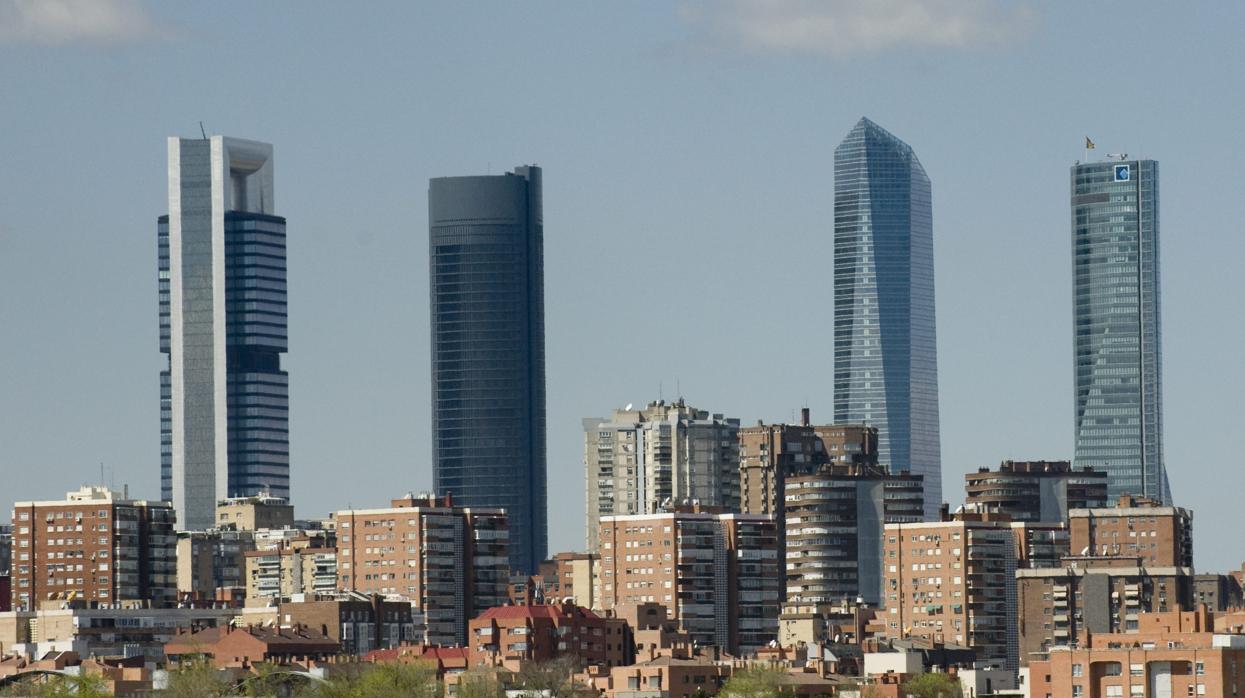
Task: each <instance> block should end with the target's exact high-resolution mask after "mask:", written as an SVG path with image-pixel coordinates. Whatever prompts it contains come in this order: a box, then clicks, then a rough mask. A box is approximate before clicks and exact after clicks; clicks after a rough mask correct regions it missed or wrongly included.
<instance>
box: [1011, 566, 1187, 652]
mask: <svg viewBox="0 0 1245 698" xmlns="http://www.w3.org/2000/svg"><path fill="white" fill-rule="evenodd" d="M1192 586H1193V570H1192V569H1191V568H1189V567H1157V566H1154V567H1151V566H1146V565H1145V564H1144V562H1143V561H1142V559H1141V558H1138V557H1131V558H1129V557H1106V558H1102V557H1073V556H1070V557H1066V558H1064V561H1063V565H1062V566H1060V567H1056V568H1047V569H1021V570H1017V571H1016V603H1017V609H1016V615H1017V636H1018V639H1019V646H1020V647H1019V650H1020V662H1021V664H1026V663H1028V662H1030V661H1031V660H1032V659H1033V657H1034V656H1035V655H1037V654H1040V653H1043V652H1046V651H1048V650H1049V649H1050V648H1051V647H1053V646H1058V645H1069V644H1081V643H1084V642H1085V641H1086V640H1087V638H1088V637H1090V636H1091V634H1092V635H1094V636H1096V635H1099V634H1111V633H1130V632H1136V631H1137V630H1138V628H1139V627H1140V619H1141V618H1142V617H1143V615H1144V614H1147V613H1167V612H1169V611H1180V610H1188V609H1191V608H1193V604H1192Z"/></svg>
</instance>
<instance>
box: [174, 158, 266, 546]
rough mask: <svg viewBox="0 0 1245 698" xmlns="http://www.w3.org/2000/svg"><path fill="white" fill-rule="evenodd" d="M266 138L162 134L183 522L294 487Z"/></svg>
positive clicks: (205, 524)
mask: <svg viewBox="0 0 1245 698" xmlns="http://www.w3.org/2000/svg"><path fill="white" fill-rule="evenodd" d="M272 167H273V165H272V146H270V145H268V144H266V143H257V142H254V141H244V140H240V139H235V138H223V137H221V136H213V137H212V138H210V139H180V138H171V139H169V215H166V216H161V217H160V219H159V224H158V236H157V238H158V249H159V273H160V279H159V285H160V351H161V352H162V353H164V354H165V355H166V356H167V357H168V367H167V368H166V369H165V370H164V371H162V372H161V373H160V445H161V448H160V455H161V458H160V465H161V493H162V496H163V497H164V499H166V500H169V501H172V502H173V503H174V507H175V509H176V511H177V524H178V527H179V528H181V529H204V528H209V527H211V526H213V525H214V524H215V518H216V513H215V507H216V502H217V500H219V499H223V498H225V497H235V496H249V495H254V494H258V493H259V492H261V491H266V492H269V493H271V494H272V495H274V496H277V497H283V498H288V497H289V490H290V455H289V383H288V376H287V374H286V372H285V371H284V370H282V368H281V354H283V353H285V351H286V348H287V333H286V275H285V270H286V265H285V219H284V218H281V217H280V216H276V215H274V214H273V177H272V171H273V170H272Z"/></svg>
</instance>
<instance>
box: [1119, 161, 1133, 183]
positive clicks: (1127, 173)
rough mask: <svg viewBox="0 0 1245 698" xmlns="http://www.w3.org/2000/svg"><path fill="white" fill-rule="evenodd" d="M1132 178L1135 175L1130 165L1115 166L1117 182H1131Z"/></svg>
mask: <svg viewBox="0 0 1245 698" xmlns="http://www.w3.org/2000/svg"><path fill="white" fill-rule="evenodd" d="M1132 178H1133V173H1132V170H1131V169H1130V168H1129V166H1128V165H1116V166H1115V181H1117V182H1127V181H1129V180H1131V179H1132Z"/></svg>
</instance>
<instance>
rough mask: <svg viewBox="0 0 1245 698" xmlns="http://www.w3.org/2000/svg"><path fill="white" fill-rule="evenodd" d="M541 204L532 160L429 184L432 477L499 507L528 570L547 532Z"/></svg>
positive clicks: (514, 558) (461, 495)
mask: <svg viewBox="0 0 1245 698" xmlns="http://www.w3.org/2000/svg"><path fill="white" fill-rule="evenodd" d="M541 211H542V204H541V171H540V168H539V167H535V166H531V167H518V168H515V170H514V172H513V173H507V174H504V175H498V176H483V177H445V178H437V179H433V180H431V181H430V182H429V186H428V233H429V234H428V254H429V262H430V265H431V269H430V283H431V294H430V299H431V308H430V317H431V323H432V458H433V480H434V486H435V488H436V491H437V493H438V494H442V495H444V494H451V495H453V498H454V502H455V504H459V505H462V506H467V507H503V508H505V510H506V513H507V515H508V516H509V521H510V561H511V567H512V568H513V569H515V570H521V571H523V572H526V573H528V574H535V573H536V571H537V568H538V565H539V563H540V561H541V560H543V559H544V558H545V553H546V546H547V540H548V530H547V523H546V521H547V504H546V499H547V496H546V479H545V478H546V476H545V344H544V343H545V327H544V324H545V319H544V240H543V237H544V227H543V223H542V221H541V215H542V214H541Z"/></svg>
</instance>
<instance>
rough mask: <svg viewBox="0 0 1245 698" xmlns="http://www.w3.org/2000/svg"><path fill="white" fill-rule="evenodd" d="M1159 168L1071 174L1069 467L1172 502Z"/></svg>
mask: <svg viewBox="0 0 1245 698" xmlns="http://www.w3.org/2000/svg"><path fill="white" fill-rule="evenodd" d="M1158 180H1159V164H1158V163H1157V162H1155V161H1154V160H1112V161H1107V162H1088V163H1078V164H1076V165H1074V166H1073V167H1072V320H1073V331H1074V334H1073V356H1074V359H1075V372H1076V373H1075V382H1076V451H1075V458H1076V465H1077V467H1086V466H1089V467H1093V468H1094V469H1096V470H1102V471H1105V472H1106V473H1107V494H1108V496H1109V497H1110V499H1112V500H1114V499H1116V498H1117V497H1119V496H1120V495H1122V494H1133V495H1142V496H1145V497H1149V498H1150V499H1154V500H1158V501H1160V502H1164V503H1171V488H1170V485H1169V484H1168V481H1167V470H1166V469H1165V468H1164V465H1163V384H1162V368H1163V367H1162V363H1163V362H1162V358H1163V357H1162V346H1161V343H1162V324H1161V320H1160V312H1159V310H1160V308H1159V181H1158Z"/></svg>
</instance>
